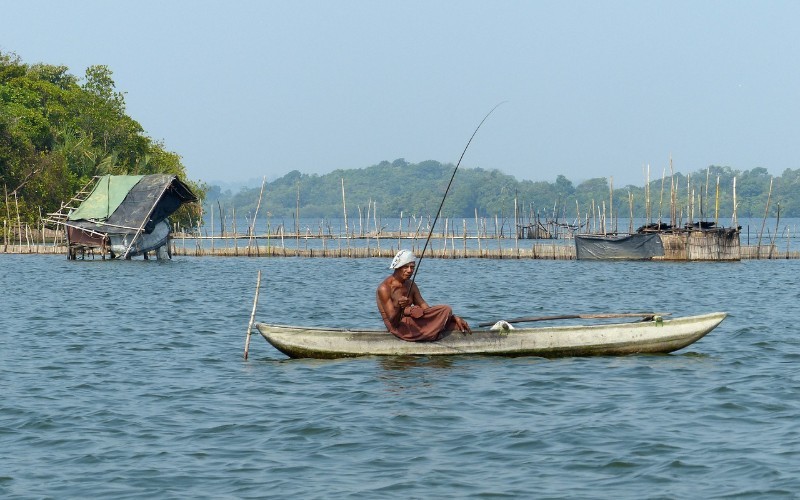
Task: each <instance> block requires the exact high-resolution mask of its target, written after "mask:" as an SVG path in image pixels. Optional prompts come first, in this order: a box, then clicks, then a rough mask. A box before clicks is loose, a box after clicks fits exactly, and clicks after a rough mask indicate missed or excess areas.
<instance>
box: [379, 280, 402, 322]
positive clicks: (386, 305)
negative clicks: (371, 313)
mask: <svg viewBox="0 0 800 500" xmlns="http://www.w3.org/2000/svg"><path fill="white" fill-rule="evenodd" d="M377 295H378V301H379V302H380V303H381V306H382V307H383V311H384V312H385V313H386V317H387V318H389V322H390V323H391V324H392V325H394V326H397V325H398V324H400V320H401V319H402V317H403V314H402V311H401V310H400V309H398V308H397V307H395V304H394V300H392V293H391V290H389V287H388V286H386V284H385V283H381V285H380V286H379V287H378V291H377Z"/></svg>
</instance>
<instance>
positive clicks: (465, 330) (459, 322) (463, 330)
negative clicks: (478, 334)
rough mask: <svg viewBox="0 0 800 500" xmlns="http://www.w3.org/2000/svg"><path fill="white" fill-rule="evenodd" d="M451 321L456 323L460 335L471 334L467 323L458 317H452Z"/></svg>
mask: <svg viewBox="0 0 800 500" xmlns="http://www.w3.org/2000/svg"><path fill="white" fill-rule="evenodd" d="M453 320H454V321H455V322H456V326H457V327H458V329H459V330H460V331H461V333H472V330H470V328H469V323H467V322H466V321H464V320H463V319H461V318H460V317H458V316H456V315H455V314H454V315H453Z"/></svg>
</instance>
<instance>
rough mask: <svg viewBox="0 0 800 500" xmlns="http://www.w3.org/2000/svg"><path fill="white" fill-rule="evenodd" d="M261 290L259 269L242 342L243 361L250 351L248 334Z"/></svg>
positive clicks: (250, 330) (251, 327) (251, 328)
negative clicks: (245, 332)
mask: <svg viewBox="0 0 800 500" xmlns="http://www.w3.org/2000/svg"><path fill="white" fill-rule="evenodd" d="M260 289H261V269H259V270H258V279H256V295H255V297H254V298H253V311H252V312H251V313H250V322H249V323H248V324H247V336H246V337H245V340H244V360H245V361H247V355H248V353H249V351H250V334H251V333H252V330H253V321H254V320H255V317H256V306H258V291H259V290H260Z"/></svg>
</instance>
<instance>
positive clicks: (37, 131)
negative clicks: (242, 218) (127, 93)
mask: <svg viewBox="0 0 800 500" xmlns="http://www.w3.org/2000/svg"><path fill="white" fill-rule="evenodd" d="M154 173H166V174H174V175H178V176H179V177H180V178H181V180H182V181H184V182H188V184H189V185H190V187H191V188H192V189H193V190H195V192H196V194H198V196H202V195H203V193H204V186H201V185H198V184H196V183H192V182H191V181H189V179H187V176H186V170H185V168H184V166H183V164H182V163H181V159H180V156H178V154H176V153H173V152H170V151H167V150H166V149H165V147H164V145H163V144H162V143H160V142H158V141H154V140H153V139H151V138H150V137H148V136H147V135H145V133H144V130H143V129H142V126H141V125H140V124H139V123H138V122H136V121H135V120H134V119H132V118H131V117H129V116H128V115H127V114H126V112H125V99H124V95H123V93H121V92H118V91H117V90H116V88H115V84H114V80H113V79H112V72H111V70H110V69H108V68H107V67H106V66H91V67H89V68H88V69H87V70H86V73H85V76H84V78H83V79H79V78H77V77H76V76H74V75H72V74H70V73H69V70H68V68H67V67H66V66H52V65H47V64H25V63H23V62H22V61H20V59H19V57H18V56H16V55H14V54H9V53H3V52H0V189H1V190H2V191H0V197H3V198H2V199H0V207H2V210H0V220H5V219H11V220H13V221H14V222H13V223H14V224H16V223H17V221H18V220H19V221H23V222H26V223H29V224H35V223H36V221H38V220H39V218H40V214H41V215H46V214H47V213H48V212H54V211H56V210H58V209H59V208H60V204H61V202H62V201H66V200H69V199H70V198H71V197H72V196H73V194H75V193H76V192H77V191H78V190H79V189H80V188H81V187H83V186H84V185H85V184H86V183H87V182H88V181H89V180H90V179H92V177H93V176H96V175H104V174H130V175H140V174H154ZM194 209H195V210H197V211H199V206H196V207H194ZM182 210H183V211H182V212H179V217H183V218H184V219H187V220H188V219H190V218H191V215H192V214H191V210H192V208H191V207H184V208H183V209H182ZM18 214H19V215H18ZM196 215H197V214H195V218H196Z"/></svg>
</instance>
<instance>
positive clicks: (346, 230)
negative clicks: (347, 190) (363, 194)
mask: <svg viewBox="0 0 800 500" xmlns="http://www.w3.org/2000/svg"><path fill="white" fill-rule="evenodd" d="M342 210H343V211H344V234H345V235H347V234H348V233H349V230H348V227H347V200H346V199H345V196H344V177H342Z"/></svg>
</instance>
